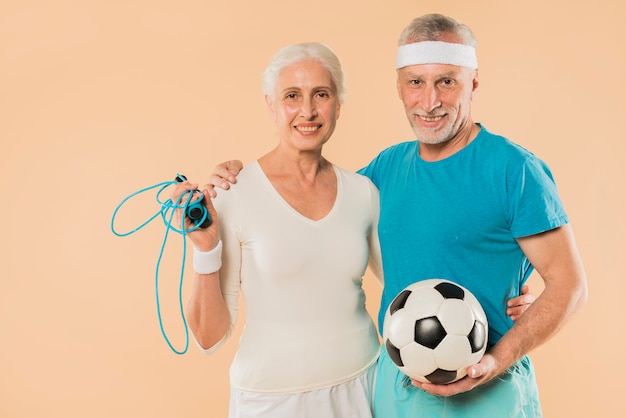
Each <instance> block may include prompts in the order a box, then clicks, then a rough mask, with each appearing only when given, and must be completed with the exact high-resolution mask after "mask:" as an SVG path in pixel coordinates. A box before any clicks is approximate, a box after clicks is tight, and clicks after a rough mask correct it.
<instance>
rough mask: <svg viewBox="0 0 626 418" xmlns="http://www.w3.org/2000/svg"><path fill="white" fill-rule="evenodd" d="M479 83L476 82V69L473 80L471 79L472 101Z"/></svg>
mask: <svg viewBox="0 0 626 418" xmlns="http://www.w3.org/2000/svg"><path fill="white" fill-rule="evenodd" d="M479 84H480V83H479V82H478V69H476V71H475V72H474V78H473V79H472V96H471V98H472V100H474V97H476V93H477V92H478V85H479Z"/></svg>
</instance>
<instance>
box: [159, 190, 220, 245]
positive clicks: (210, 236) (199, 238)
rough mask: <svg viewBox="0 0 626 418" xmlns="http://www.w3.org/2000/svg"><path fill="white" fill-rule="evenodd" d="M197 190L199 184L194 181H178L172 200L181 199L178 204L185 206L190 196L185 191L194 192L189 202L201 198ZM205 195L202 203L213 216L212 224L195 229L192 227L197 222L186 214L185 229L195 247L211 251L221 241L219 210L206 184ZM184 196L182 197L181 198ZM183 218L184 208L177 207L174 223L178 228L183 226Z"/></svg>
mask: <svg viewBox="0 0 626 418" xmlns="http://www.w3.org/2000/svg"><path fill="white" fill-rule="evenodd" d="M195 190H198V185H197V184H194V183H189V182H188V181H184V182H182V183H178V184H177V185H176V186H175V187H174V190H173V191H172V195H171V196H170V199H171V200H172V202H174V203H176V202H178V200H179V199H180V202H179V203H178V206H183V205H184V204H185V202H187V198H188V197H189V196H187V195H185V196H182V195H183V194H185V193H193V196H192V198H191V201H190V202H189V204H191V203H193V202H196V201H198V199H200V195H199V194H198V193H194V191H195ZM202 193H203V195H204V199H203V200H202V204H203V205H204V207H205V208H206V209H207V212H208V213H209V215H210V216H211V225H209V226H208V227H207V228H196V229H195V230H193V231H190V229H192V228H194V227H195V224H194V223H193V221H191V219H189V218H188V217H187V216H185V217H184V218H185V231H187V232H186V233H187V236H188V237H189V239H190V240H191V242H192V243H193V245H194V247H196V248H197V249H198V250H200V251H210V250H212V249H213V248H215V247H216V246H217V243H218V241H219V228H218V222H217V211H216V210H215V207H214V206H213V203H212V202H211V197H210V195H209V191H208V190H207V188H206V186H205V188H204V189H203V190H202ZM181 196H182V198H181ZM182 218H183V209H176V211H175V214H174V223H175V226H176V227H177V228H179V229H180V228H181V221H182Z"/></svg>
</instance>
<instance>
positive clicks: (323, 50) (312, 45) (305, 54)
mask: <svg viewBox="0 0 626 418" xmlns="http://www.w3.org/2000/svg"><path fill="white" fill-rule="evenodd" d="M306 60H316V61H319V62H320V63H321V64H322V65H323V66H324V67H326V69H327V70H328V72H329V73H330V78H331V80H332V83H333V86H332V87H333V88H334V89H335V94H336V95H337V100H338V101H339V103H343V102H344V101H345V99H346V95H347V87H346V81H345V76H344V74H343V70H342V68H341V63H340V62H339V58H337V55H335V53H334V52H333V50H332V49H331V48H330V47H329V46H328V45H326V44H323V43H321V42H306V43H300V44H295V45H289V46H286V47H284V48H282V49H281V50H280V51H278V53H276V55H274V58H272V60H271V61H270V63H269V64H268V66H267V67H266V68H265V71H264V72H263V93H265V94H266V95H268V96H269V97H270V99H272V101H273V100H274V99H275V97H274V95H275V92H276V83H277V82H278V77H279V76H280V72H281V71H282V70H283V69H285V68H286V67H288V66H290V65H292V64H296V63H298V62H302V61H306Z"/></svg>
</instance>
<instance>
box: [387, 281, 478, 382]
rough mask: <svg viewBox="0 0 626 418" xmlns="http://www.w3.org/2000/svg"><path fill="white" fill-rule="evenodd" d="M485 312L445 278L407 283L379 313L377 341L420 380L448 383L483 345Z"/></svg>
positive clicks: (461, 374) (462, 372) (473, 360)
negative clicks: (381, 323) (381, 320)
mask: <svg viewBox="0 0 626 418" xmlns="http://www.w3.org/2000/svg"><path fill="white" fill-rule="evenodd" d="M487 330H488V327H487V316H486V315H485V312H484V311H483V308H482V306H481V305H480V303H479V302H478V299H476V297H475V296H474V295H473V294H472V293H471V292H470V291H469V290H467V289H465V288H464V287H462V286H460V285H458V284H456V283H452V282H450V281H448V280H442V279H430V280H424V281H420V282H416V283H413V284H412V285H409V286H408V287H406V288H405V289H404V290H403V291H401V292H400V293H399V294H398V295H397V296H396V297H395V298H394V300H393V301H392V302H391V304H390V305H389V308H388V309H387V312H386V314H385V325H384V330H383V343H384V345H385V348H386V349H387V353H389V357H390V358H391V360H392V361H393V362H394V364H395V365H396V366H397V367H398V368H399V369H400V370H401V371H402V372H403V373H404V374H406V375H407V376H409V377H411V378H413V379H415V380H419V381H420V382H431V383H437V384H445V383H452V382H454V381H456V380H459V379H461V378H462V377H464V376H465V375H466V374H467V368H468V367H469V366H471V365H473V364H476V363H478V361H480V359H481V358H482V356H483V354H484V353H485V349H486V348H487Z"/></svg>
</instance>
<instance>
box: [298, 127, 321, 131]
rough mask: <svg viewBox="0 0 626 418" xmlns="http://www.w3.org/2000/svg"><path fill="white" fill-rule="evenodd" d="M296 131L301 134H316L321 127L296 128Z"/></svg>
mask: <svg viewBox="0 0 626 418" xmlns="http://www.w3.org/2000/svg"><path fill="white" fill-rule="evenodd" d="M296 129H297V130H299V131H300V132H314V131H317V130H318V129H319V126H296Z"/></svg>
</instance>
